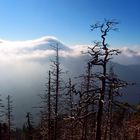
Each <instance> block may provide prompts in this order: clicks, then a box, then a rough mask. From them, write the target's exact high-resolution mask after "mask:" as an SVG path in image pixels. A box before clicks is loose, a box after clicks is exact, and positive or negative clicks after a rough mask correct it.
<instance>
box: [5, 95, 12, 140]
mask: <svg viewBox="0 0 140 140" xmlns="http://www.w3.org/2000/svg"><path fill="white" fill-rule="evenodd" d="M6 99H7V107H6V118H7V124H8V139H9V140H10V139H11V129H12V127H13V114H12V113H13V100H12V97H11V96H10V95H8V97H7V98H6Z"/></svg>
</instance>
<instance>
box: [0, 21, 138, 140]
mask: <svg viewBox="0 0 140 140" xmlns="http://www.w3.org/2000/svg"><path fill="white" fill-rule="evenodd" d="M117 25H118V22H117V21H116V20H106V19H105V20H104V22H98V23H96V24H93V25H91V31H94V30H98V31H99V34H100V40H99V41H94V44H93V45H92V46H89V47H88V48H87V51H86V52H82V55H86V56H87V57H88V60H85V61H87V62H86V66H85V73H83V74H78V73H77V76H76V77H68V78H67V79H69V80H68V81H66V80H65V79H66V78H63V77H66V76H67V72H65V71H63V69H62V64H61V61H60V58H61V56H60V55H59V50H61V46H59V45H58V44H55V45H54V44H53V45H51V47H53V48H54V49H55V52H56V56H55V57H54V58H53V59H52V64H51V66H50V67H51V68H50V70H49V71H48V75H47V77H48V78H47V81H46V91H45V93H44V94H41V95H40V96H39V97H38V98H40V100H41V103H40V104H38V105H36V106H37V107H36V108H37V109H38V110H39V112H38V114H37V115H38V116H39V120H34V119H33V118H34V116H32V110H31V112H27V115H26V120H27V121H26V122H25V124H24V125H23V126H22V129H21V128H16V126H15V125H14V121H13V117H14V116H13V115H12V112H13V109H14V107H13V104H12V102H13V100H12V98H11V96H8V97H7V105H6V106H4V105H3V104H2V100H1V104H0V107H1V123H0V140H139V139H140V129H139V128H140V122H139V120H140V105H130V104H129V103H127V102H126V101H122V100H121V97H122V96H123V94H124V90H123V89H124V88H127V87H128V86H133V85H134V84H135V83H133V81H132V83H129V82H127V81H124V80H123V79H120V77H119V76H118V75H117V73H115V70H114V67H113V66H112V65H111V60H112V59H113V57H114V56H116V55H118V56H117V57H119V54H120V53H121V52H120V50H119V49H113V48H111V47H110V46H109V44H108V43H107V37H108V34H109V33H110V32H111V31H116V30H117ZM79 69H80V68H79ZM69 71H70V70H69ZM64 75H65V76H64ZM44 76H45V75H44ZM44 84H45V83H44ZM125 94H127V93H125ZM5 114H6V115H5ZM5 116H6V117H5ZM3 118H4V119H3ZM5 118H6V119H5Z"/></svg>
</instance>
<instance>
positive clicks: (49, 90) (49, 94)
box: [48, 71, 51, 140]
mask: <svg viewBox="0 0 140 140" xmlns="http://www.w3.org/2000/svg"><path fill="white" fill-rule="evenodd" d="M48 140H51V73H50V71H49V81H48Z"/></svg>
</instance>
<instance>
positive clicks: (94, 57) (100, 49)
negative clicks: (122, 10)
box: [88, 20, 120, 140]
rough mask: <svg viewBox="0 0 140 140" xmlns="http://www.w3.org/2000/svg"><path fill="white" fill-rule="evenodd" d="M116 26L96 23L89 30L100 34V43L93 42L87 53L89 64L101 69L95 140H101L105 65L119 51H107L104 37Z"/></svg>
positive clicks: (114, 22)
mask: <svg viewBox="0 0 140 140" xmlns="http://www.w3.org/2000/svg"><path fill="white" fill-rule="evenodd" d="M117 24H118V22H117V21H115V20H105V21H104V22H103V23H96V24H94V25H92V26H91V30H92V31H93V30H94V29H99V31H100V33H101V40H102V41H101V42H95V45H94V47H93V48H89V51H88V53H89V54H90V56H91V61H90V62H91V64H92V65H93V66H99V67H101V71H100V74H99V75H97V77H98V79H100V81H101V83H100V85H101V88H100V94H99V96H100V97H99V105H98V112H97V130H96V140H101V137H102V130H101V128H102V117H103V108H104V97H105V94H106V82H107V64H108V62H109V61H110V59H111V56H112V55H118V54H119V53H120V52H119V50H117V49H116V50H115V49H109V48H108V44H107V43H106V37H107V35H108V33H109V32H110V31H111V30H116V28H115V26H116V25H117Z"/></svg>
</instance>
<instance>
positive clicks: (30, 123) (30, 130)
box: [26, 112, 33, 140]
mask: <svg viewBox="0 0 140 140" xmlns="http://www.w3.org/2000/svg"><path fill="white" fill-rule="evenodd" d="M26 118H27V130H28V139H29V140H33V117H32V114H31V113H30V112H27V114H26Z"/></svg>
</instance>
